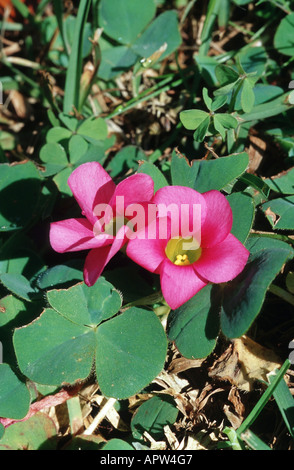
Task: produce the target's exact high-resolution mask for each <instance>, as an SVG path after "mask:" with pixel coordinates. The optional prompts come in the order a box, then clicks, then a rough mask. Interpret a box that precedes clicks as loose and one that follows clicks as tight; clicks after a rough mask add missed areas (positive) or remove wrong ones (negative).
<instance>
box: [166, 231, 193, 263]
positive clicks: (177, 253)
mask: <svg viewBox="0 0 294 470" xmlns="http://www.w3.org/2000/svg"><path fill="white" fill-rule="evenodd" d="M165 254H166V256H167V257H168V259H169V260H170V261H171V262H172V263H174V264H175V265H176V266H189V265H190V264H193V263H195V262H196V261H198V259H199V258H200V256H201V247H200V244H199V243H198V242H197V240H195V239H194V238H192V237H190V238H182V237H178V238H172V239H171V240H169V241H168V243H167V245H166V247H165Z"/></svg>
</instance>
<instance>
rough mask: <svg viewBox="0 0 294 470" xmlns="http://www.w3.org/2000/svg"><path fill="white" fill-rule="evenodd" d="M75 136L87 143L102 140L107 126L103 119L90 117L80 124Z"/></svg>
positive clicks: (105, 135) (106, 132) (105, 136)
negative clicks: (82, 138)
mask: <svg viewBox="0 0 294 470" xmlns="http://www.w3.org/2000/svg"><path fill="white" fill-rule="evenodd" d="M77 134H78V135H80V136H82V137H84V138H85V139H86V140H88V141H89V142H95V141H96V140H104V139H106V138H107V134H108V130H107V124H106V122H105V120H104V119H103V118H96V117H91V118H88V119H85V120H84V121H82V122H81V124H80V125H79V126H78V129H77Z"/></svg>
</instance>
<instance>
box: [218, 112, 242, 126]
mask: <svg viewBox="0 0 294 470" xmlns="http://www.w3.org/2000/svg"><path fill="white" fill-rule="evenodd" d="M216 117H217V120H218V121H219V122H220V124H221V125H222V126H223V127H224V128H225V129H236V127H237V126H238V121H237V119H236V118H235V117H234V116H232V115H231V114H227V113H217V114H215V116H214V119H215V118H216Z"/></svg>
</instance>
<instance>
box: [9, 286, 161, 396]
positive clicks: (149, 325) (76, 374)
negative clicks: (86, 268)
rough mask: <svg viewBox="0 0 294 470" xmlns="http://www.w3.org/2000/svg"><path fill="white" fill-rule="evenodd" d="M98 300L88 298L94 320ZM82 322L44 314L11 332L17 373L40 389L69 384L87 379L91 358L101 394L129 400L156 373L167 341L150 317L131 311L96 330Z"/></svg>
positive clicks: (49, 312)
mask: <svg viewBox="0 0 294 470" xmlns="http://www.w3.org/2000/svg"><path fill="white" fill-rule="evenodd" d="M69 292H70V293H72V290H70V289H69ZM55 294H56V293H55ZM63 294H64V293H62V295H63ZM56 295H57V294H56ZM49 298H50V299H51V300H50V301H52V296H51V297H49ZM76 298H77V297H75V296H73V299H76ZM106 299H107V297H106ZM58 300H60V299H58ZM63 300H64V299H63ZM100 300H101V299H99V296H97V298H96V296H93V297H91V298H90V299H89V298H88V311H89V312H90V314H91V313H93V316H94V317H95V316H97V311H98V310H99V308H101V306H100ZM57 303H58V308H60V302H58V301H56V297H55V298H54V305H56V304H57ZM111 307H113V305H112V306H111ZM64 308H70V306H66V307H65V305H64V304H63V305H62V311H64ZM66 314H67V312H66ZM88 315H89V314H88ZM70 317H71V318H73V319H74V320H75V321H76V322H78V321H79V322H80V323H79V324H78V323H76V322H75V323H74V322H73V321H72V320H71V319H69V318H70ZM78 317H79V318H78ZM85 318H86V314H85V313H83V312H81V314H80V315H78V314H77V315H76V316H74V315H72V316H70V315H68V318H67V317H65V316H62V315H61V314H59V313H57V312H56V311H55V310H53V309H46V310H44V312H43V313H42V315H41V316H40V317H39V318H37V319H36V320H35V321H33V322H32V323H30V324H29V325H26V326H25V327H21V328H17V329H16V330H15V332H14V335H13V344H14V349H15V353H16V358H17V362H18V366H19V368H20V370H21V371H22V373H23V374H24V375H26V376H27V377H28V378H29V379H31V380H33V381H34V382H36V383H40V384H43V385H54V386H60V385H61V384H64V383H69V384H72V383H74V382H76V381H79V380H84V379H86V378H87V377H88V376H89V374H90V372H91V370H92V366H93V363H94V358H96V359H95V365H96V375H97V378H98V383H99V386H100V389H101V392H102V393H103V395H106V396H113V397H115V398H127V397H128V396H132V395H133V394H135V393H137V392H139V391H140V390H141V389H142V388H143V387H145V386H147V385H148V384H149V382H151V381H152V380H153V379H154V378H155V377H156V375H158V374H159V372H160V371H161V369H162V368H163V366H164V362H165V356H166V352H167V340H166V336H165V333H164V330H163V327H162V325H161V323H160V321H159V319H158V318H157V316H156V315H155V314H154V313H153V312H150V311H147V310H143V309H137V308H135V307H133V308H131V309H128V310H126V311H125V312H124V313H122V314H120V315H118V316H115V317H114V318H112V319H110V320H106V321H104V322H102V323H100V324H99V325H98V327H97V326H96V325H95V327H91V326H88V325H85V324H83V321H84V320H85Z"/></svg>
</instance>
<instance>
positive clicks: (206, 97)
mask: <svg viewBox="0 0 294 470" xmlns="http://www.w3.org/2000/svg"><path fill="white" fill-rule="evenodd" d="M202 95H203V99H204V103H205V105H206V107H207V108H208V109H209V111H211V109H212V99H211V98H210V97H209V95H208V90H207V88H203V90H202Z"/></svg>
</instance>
